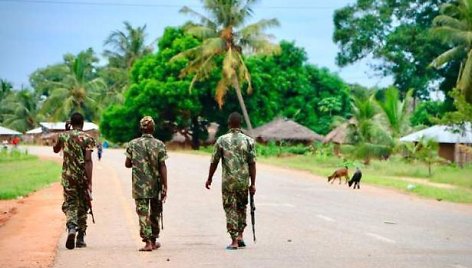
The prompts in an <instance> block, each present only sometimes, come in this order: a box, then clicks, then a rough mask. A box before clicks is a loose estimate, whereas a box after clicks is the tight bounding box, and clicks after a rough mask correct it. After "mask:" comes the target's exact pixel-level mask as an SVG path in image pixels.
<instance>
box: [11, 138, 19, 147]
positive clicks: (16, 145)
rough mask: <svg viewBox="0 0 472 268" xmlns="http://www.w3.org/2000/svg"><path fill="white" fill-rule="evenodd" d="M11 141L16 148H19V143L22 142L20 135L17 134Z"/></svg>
mask: <svg viewBox="0 0 472 268" xmlns="http://www.w3.org/2000/svg"><path fill="white" fill-rule="evenodd" d="M11 143H12V144H13V146H14V147H15V148H17V147H18V144H19V143H20V137H18V136H15V137H14V138H13V139H12V141H11Z"/></svg>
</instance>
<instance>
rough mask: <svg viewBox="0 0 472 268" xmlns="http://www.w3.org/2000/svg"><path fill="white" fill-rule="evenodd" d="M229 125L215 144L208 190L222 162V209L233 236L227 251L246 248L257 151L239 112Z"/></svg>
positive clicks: (231, 118) (228, 228)
mask: <svg viewBox="0 0 472 268" xmlns="http://www.w3.org/2000/svg"><path fill="white" fill-rule="evenodd" d="M228 124H229V128H230V130H229V132H228V133H227V134H225V135H223V136H221V137H219V138H218V140H217V141H216V144H215V147H214V150H213V155H212V158H211V165H210V170H209V175H208V179H207V181H206V184H205V187H206V188H207V189H210V185H211V182H212V178H213V175H214V173H215V171H216V168H217V167H218V162H219V161H220V159H221V160H222V165H223V178H222V194H223V195H222V196H223V208H224V210H225V214H226V229H227V230H228V233H229V234H230V236H231V244H230V245H229V246H227V247H226V248H227V249H231V250H233V249H238V247H245V246H246V244H245V243H244V240H243V232H244V228H245V227H246V206H247V203H248V191H250V192H251V193H253V194H254V193H255V192H256V162H255V161H256V149H255V143H254V140H253V139H252V138H250V137H248V136H246V135H244V134H243V133H242V132H241V115H240V114H239V113H236V112H235V113H232V114H231V115H230V116H229V118H228ZM249 181H250V182H251V184H250V185H249Z"/></svg>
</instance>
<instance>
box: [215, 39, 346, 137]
mask: <svg viewBox="0 0 472 268" xmlns="http://www.w3.org/2000/svg"><path fill="white" fill-rule="evenodd" d="M280 48H281V50H280V53H278V54H276V55H269V56H251V57H248V58H247V66H248V68H249V70H250V71H251V73H252V84H253V93H252V95H251V96H248V97H247V98H246V103H247V105H248V107H249V108H250V109H251V110H253V111H254V112H252V120H253V122H254V123H255V125H261V124H264V123H267V122H268V121H270V120H272V119H273V118H274V117H276V116H283V117H287V118H291V119H293V120H295V121H297V122H299V123H300V124H302V125H305V126H306V127H308V128H310V129H312V130H314V131H315V132H317V133H320V134H326V133H328V132H329V131H330V126H331V123H332V121H333V117H334V116H342V117H347V116H348V114H349V111H350V98H349V86H348V85H347V84H346V83H345V82H344V81H343V80H342V79H341V78H339V77H338V76H337V75H335V74H333V73H331V72H330V71H329V70H328V69H326V68H318V67H316V66H314V65H311V64H308V61H307V56H306V52H305V50H304V49H303V48H300V47H296V46H295V44H294V43H293V42H287V41H281V42H280ZM231 98H232V95H231V94H229V95H228V99H231ZM320 103H321V104H323V105H320ZM329 105H332V106H329ZM223 108H224V109H225V107H223ZM233 108H236V107H233ZM226 111H227V110H226Z"/></svg>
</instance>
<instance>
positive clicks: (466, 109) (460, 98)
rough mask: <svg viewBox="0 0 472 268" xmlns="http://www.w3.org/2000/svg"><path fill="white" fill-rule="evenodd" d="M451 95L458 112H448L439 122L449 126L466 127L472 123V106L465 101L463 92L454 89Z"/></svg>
mask: <svg viewBox="0 0 472 268" xmlns="http://www.w3.org/2000/svg"><path fill="white" fill-rule="evenodd" d="M450 95H451V96H452V97H453V99H454V107H455V108H456V111H453V112H447V113H446V114H445V115H444V116H443V118H441V119H440V120H438V122H439V123H443V124H447V125H464V124H465V123H467V122H472V104H470V103H469V102H467V101H466V100H465V96H464V94H463V93H462V91H461V90H459V89H454V90H453V91H451V93H450Z"/></svg>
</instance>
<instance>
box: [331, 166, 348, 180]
mask: <svg viewBox="0 0 472 268" xmlns="http://www.w3.org/2000/svg"><path fill="white" fill-rule="evenodd" d="M341 177H344V178H345V179H346V183H347V181H348V180H349V170H348V167H347V166H345V167H343V168H340V169H336V171H334V172H333V174H332V175H331V176H328V182H330V181H331V183H333V182H334V180H336V178H338V179H339V184H341V181H342V178H341Z"/></svg>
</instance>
